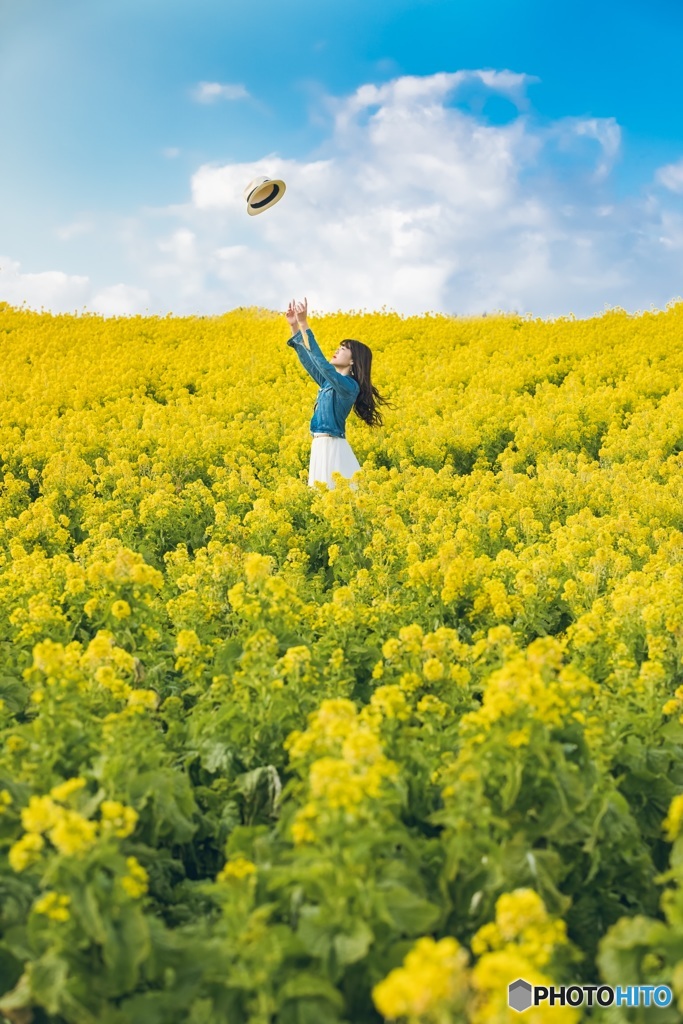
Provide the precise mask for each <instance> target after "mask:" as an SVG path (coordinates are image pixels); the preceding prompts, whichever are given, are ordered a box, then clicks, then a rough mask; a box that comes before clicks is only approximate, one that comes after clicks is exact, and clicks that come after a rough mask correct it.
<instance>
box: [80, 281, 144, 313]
mask: <svg viewBox="0 0 683 1024" xmlns="http://www.w3.org/2000/svg"><path fill="white" fill-rule="evenodd" d="M148 307H149V293H148V292H147V290H146V289H145V288H135V287H132V286H131V285H126V284H114V285H111V286H110V287H108V288H103V289H102V290H101V291H99V292H97V293H96V294H95V295H93V297H92V299H90V301H89V302H88V309H89V310H90V311H91V312H93V313H100V314H101V315H102V316H128V315H130V314H135V313H144V312H145V311H146V310H147V308H148Z"/></svg>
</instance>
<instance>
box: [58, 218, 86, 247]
mask: <svg viewBox="0 0 683 1024" xmlns="http://www.w3.org/2000/svg"><path fill="white" fill-rule="evenodd" d="M93 227H94V224H92V222H91V221H89V220H76V221H73V222H72V223H71V224H63V225H62V226H61V227H58V228H56V229H55V234H56V235H57V238H59V239H61V240H62V242H70V241H71V239H72V238H77V237H78V236H79V235H87V234H88V233H89V232H90V231H92V230H93Z"/></svg>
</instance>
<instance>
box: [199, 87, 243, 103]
mask: <svg viewBox="0 0 683 1024" xmlns="http://www.w3.org/2000/svg"><path fill="white" fill-rule="evenodd" d="M192 96H193V98H194V99H195V100H197V102H198V103H215V102H216V100H243V99H247V97H248V96H249V93H248V91H247V89H246V88H245V87H244V86H243V85H239V84H235V85H231V84H227V83H226V84H222V83H221V82H200V83H199V85H197V86H196V87H195V88H194V89H193V91H192Z"/></svg>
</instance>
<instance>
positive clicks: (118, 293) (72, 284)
mask: <svg viewBox="0 0 683 1024" xmlns="http://www.w3.org/2000/svg"><path fill="white" fill-rule="evenodd" d="M0 302H8V303H9V304H10V306H18V307H21V306H26V307H27V308H28V309H36V310H40V309H45V310H46V311H48V312H51V313H80V312H84V311H85V312H92V313H100V314H102V315H103V316H118V315H125V314H130V313H142V312H144V311H145V309H146V308H147V306H148V305H149V294H148V292H147V291H146V290H145V289H144V288H137V287H134V286H130V285H124V284H116V285H111V286H109V287H107V288H103V289H102V290H101V291H98V292H95V294H93V286H92V283H91V281H90V279H89V278H88V277H85V276H80V275H75V274H65V273H63V272H62V271H60V270H43V271H39V272H37V273H31V272H29V273H27V272H23V271H22V270H21V264H20V263H18V262H17V261H16V260H11V259H10V258H9V257H7V256H0Z"/></svg>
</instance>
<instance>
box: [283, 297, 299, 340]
mask: <svg viewBox="0 0 683 1024" xmlns="http://www.w3.org/2000/svg"><path fill="white" fill-rule="evenodd" d="M285 316H286V317H287V323H288V324H289V326H290V327H291V328H292V331H293V332H294V334H296V332H297V330H298V325H297V319H296V302H295V301H294V299H292V300H291V302H290V303H289V305H288V306H287V312H286V313H285Z"/></svg>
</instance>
